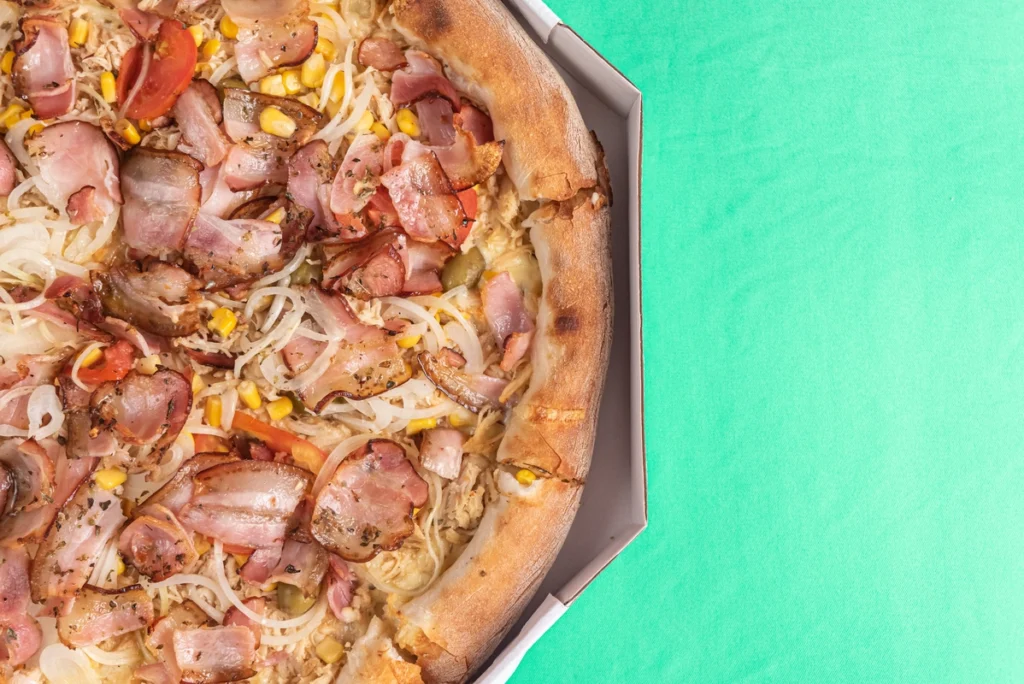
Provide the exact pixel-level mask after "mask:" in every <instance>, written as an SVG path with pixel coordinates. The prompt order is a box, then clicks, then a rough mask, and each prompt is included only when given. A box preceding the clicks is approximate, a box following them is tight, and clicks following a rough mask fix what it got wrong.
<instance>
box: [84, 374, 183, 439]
mask: <svg viewBox="0 0 1024 684" xmlns="http://www.w3.org/2000/svg"><path fill="white" fill-rule="evenodd" d="M90 406H91V408H92V410H93V415H94V416H95V418H96V421H97V422H98V423H99V424H100V425H102V426H103V427H105V428H108V429H113V430H115V431H116V432H117V434H118V436H119V437H120V438H121V440H122V441H124V442H127V443H129V444H152V445H153V446H154V447H155V448H156V449H158V450H159V449H163V448H164V447H166V446H168V445H170V444H171V442H173V441H174V440H175V439H177V437H178V433H179V432H181V428H182V427H183V426H184V425H185V421H186V420H187V419H188V413H189V411H190V410H192V385H191V383H190V382H189V381H188V380H186V379H185V377H184V376H183V375H182V374H181V373H179V372H177V371H175V370H171V369H170V368H161V369H160V370H158V371H157V372H156V373H154V374H153V375H143V374H142V373H139V372H137V371H132V372H130V373H129V374H128V375H127V376H125V378H124V379H122V380H118V381H117V382H105V383H103V384H102V385H100V386H99V387H97V388H96V391H95V392H93V395H92V399H91V400H90Z"/></svg>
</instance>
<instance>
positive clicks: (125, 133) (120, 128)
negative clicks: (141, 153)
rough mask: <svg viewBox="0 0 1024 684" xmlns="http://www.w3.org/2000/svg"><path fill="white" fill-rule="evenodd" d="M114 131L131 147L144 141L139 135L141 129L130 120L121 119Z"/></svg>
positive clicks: (115, 125)
mask: <svg viewBox="0 0 1024 684" xmlns="http://www.w3.org/2000/svg"><path fill="white" fill-rule="evenodd" d="M114 130H115V131H117V134H118V135H119V136H121V137H122V138H124V141H125V142H126V143H128V144H129V145H138V144H139V142H140V141H141V140H142V136H141V135H139V129H137V128H135V124H133V123H132V122H131V121H129V120H128V119H120V120H119V121H118V122H117V123H116V124H114Z"/></svg>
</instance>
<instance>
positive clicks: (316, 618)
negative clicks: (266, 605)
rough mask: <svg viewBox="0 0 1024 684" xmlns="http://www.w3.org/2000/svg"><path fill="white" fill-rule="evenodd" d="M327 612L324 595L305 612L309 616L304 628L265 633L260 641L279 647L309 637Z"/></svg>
mask: <svg viewBox="0 0 1024 684" xmlns="http://www.w3.org/2000/svg"><path fill="white" fill-rule="evenodd" d="M324 594H325V595H326V592H324ZM242 605H245V604H242ZM326 614H327V599H326V598H325V597H324V596H321V597H320V599H319V600H318V601H317V602H316V605H315V606H313V609H312V610H310V611H308V612H306V613H304V614H303V616H304V617H306V616H308V617H306V620H307V622H306V624H305V625H303V627H302V629H300V630H298V631H296V632H291V633H289V634H266V633H264V634H262V635H261V636H260V643H261V644H266V645H267V646H274V647H278V648H280V647H282V646H290V645H292V644H295V643H298V642H300V641H302V640H303V639H305V638H306V637H308V636H309V635H310V634H312V633H313V631H314V630H315V629H316V628H317V627H319V626H320V623H321V622H323V619H324V615H326Z"/></svg>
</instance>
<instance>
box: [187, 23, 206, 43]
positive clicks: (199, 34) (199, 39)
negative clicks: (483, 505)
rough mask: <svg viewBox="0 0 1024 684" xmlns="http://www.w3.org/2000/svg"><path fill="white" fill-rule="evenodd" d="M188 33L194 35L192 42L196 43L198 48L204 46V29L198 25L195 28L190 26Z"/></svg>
mask: <svg viewBox="0 0 1024 684" xmlns="http://www.w3.org/2000/svg"><path fill="white" fill-rule="evenodd" d="M188 32H189V33H191V34H192V40H194V41H196V47H199V46H200V45H202V44H203V27H202V26H199V25H198V24H197V25H195V26H189V27H188Z"/></svg>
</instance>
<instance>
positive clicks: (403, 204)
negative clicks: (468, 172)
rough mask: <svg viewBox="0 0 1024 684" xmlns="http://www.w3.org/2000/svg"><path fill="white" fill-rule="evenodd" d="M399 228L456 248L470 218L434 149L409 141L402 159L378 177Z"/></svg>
mask: <svg viewBox="0 0 1024 684" xmlns="http://www.w3.org/2000/svg"><path fill="white" fill-rule="evenodd" d="M380 181H381V183H383V185H384V187H386V188H387V189H388V193H389V194H390V195H391V201H392V202H394V205H395V210H396V211H397V212H398V218H399V220H400V221H401V223H402V228H404V229H405V232H406V233H407V234H408V235H409V237H410V238H412V239H413V240H420V241H422V242H435V241H437V240H442V241H444V242H446V243H447V244H448V245H449V246H450V247H453V248H458V247H459V246H460V245H461V244H462V242H463V241H464V240H465V239H466V236H467V235H469V227H470V226H469V224H470V221H469V218H468V217H467V216H466V212H465V211H464V210H463V208H462V203H461V202H460V201H459V198H458V197H457V196H456V194H455V189H454V188H453V187H452V184H451V181H450V180H449V179H448V176H446V175H445V173H444V169H443V168H441V164H440V163H439V162H438V160H437V156H436V155H434V153H433V152H430V151H429V150H426V149H425V148H423V146H421V145H415V144H412V143H410V144H408V145H406V149H405V151H404V152H403V153H402V163H401V165H399V166H396V167H395V168H393V169H391V170H390V171H388V172H387V173H385V174H384V175H383V176H382V177H381V179H380Z"/></svg>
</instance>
